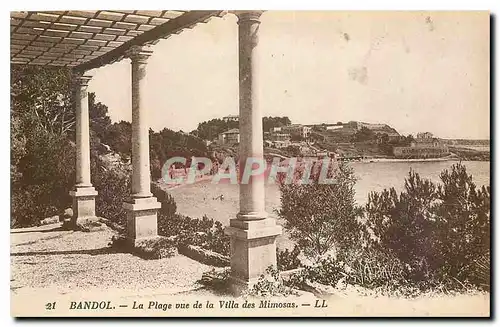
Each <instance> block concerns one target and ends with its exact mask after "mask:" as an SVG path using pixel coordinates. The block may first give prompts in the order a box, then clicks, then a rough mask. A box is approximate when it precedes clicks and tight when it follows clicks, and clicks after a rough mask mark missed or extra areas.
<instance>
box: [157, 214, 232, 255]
mask: <svg viewBox="0 0 500 327" xmlns="http://www.w3.org/2000/svg"><path fill="white" fill-rule="evenodd" d="M158 234H160V235H162V236H167V237H175V239H176V242H177V244H178V245H179V246H182V245H188V244H191V245H197V246H200V247H202V248H205V249H208V250H211V251H214V252H217V253H219V254H222V255H226V256H228V255H229V254H230V242H229V236H227V235H225V234H224V227H223V225H222V223H220V222H219V221H214V220H213V219H209V218H208V217H207V216H203V218H202V219H196V218H190V217H187V216H182V215H179V214H175V215H173V216H167V215H165V214H163V213H160V214H159V215H158Z"/></svg>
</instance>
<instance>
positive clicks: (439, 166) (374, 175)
mask: <svg viewBox="0 0 500 327" xmlns="http://www.w3.org/2000/svg"><path fill="white" fill-rule="evenodd" d="M462 163H463V164H464V165H465V166H466V168H467V173H468V174H470V175H472V178H473V181H474V182H475V183H476V185H478V186H483V185H485V186H489V185H490V162H489V161H464V162H462ZM453 164H457V161H433V162H431V161H427V162H351V163H349V165H351V167H352V168H353V169H354V174H355V176H356V178H357V182H356V185H355V191H356V195H355V199H356V202H357V203H358V204H360V205H362V204H364V203H366V201H367V199H368V193H369V192H371V191H382V190H383V189H385V188H390V187H394V188H395V189H396V191H398V192H399V191H401V190H403V188H404V180H405V177H407V176H408V173H409V171H410V169H412V170H414V171H416V172H417V173H419V174H420V176H421V177H423V178H428V179H430V180H432V181H433V182H436V183H439V182H440V177H439V176H440V174H441V172H442V171H444V170H445V169H450V168H451V166H452V165H453ZM169 192H170V194H172V196H173V197H174V199H175V201H176V203H177V211H178V212H179V213H180V214H184V215H187V216H190V217H192V218H201V217H202V216H203V215H206V216H208V217H209V218H212V219H215V220H218V221H220V222H222V223H223V224H228V223H229V219H232V218H235V217H236V214H237V213H238V210H239V189H238V185H233V184H212V183H211V182H210V181H209V180H205V181H201V182H198V183H195V184H190V185H183V186H181V187H178V188H174V189H171V190H169ZM220 195H222V197H221V196H220ZM265 201H266V211H267V212H268V213H269V214H271V215H274V214H275V211H276V210H277V209H279V207H280V202H281V201H280V191H279V188H278V186H277V185H275V184H269V185H266V191H265Z"/></svg>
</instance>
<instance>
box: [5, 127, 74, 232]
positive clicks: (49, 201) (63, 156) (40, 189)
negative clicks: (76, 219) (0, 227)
mask: <svg viewBox="0 0 500 327" xmlns="http://www.w3.org/2000/svg"><path fill="white" fill-rule="evenodd" d="M25 137H26V138H25V142H26V143H25V154H24V155H23V156H22V157H21V158H17V159H16V161H17V165H16V168H15V171H16V176H15V180H13V182H14V183H13V184H12V202H11V226H12V227H27V226H35V225H38V224H39V222H40V220H42V219H44V218H46V217H48V216H53V215H56V214H58V213H60V212H62V211H63V210H64V209H66V208H67V207H69V206H71V196H70V195H69V190H71V188H72V187H73V185H74V183H75V170H74V169H75V165H74V162H75V149H74V147H73V146H72V145H71V144H70V142H69V141H68V140H67V139H66V138H65V137H64V136H61V135H56V134H52V133H49V132H46V131H45V130H43V129H37V128H35V129H34V130H32V131H31V133H30V134H29V135H25ZM13 177H14V176H13Z"/></svg>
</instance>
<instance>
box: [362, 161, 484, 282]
mask: <svg viewBox="0 0 500 327" xmlns="http://www.w3.org/2000/svg"><path fill="white" fill-rule="evenodd" d="M440 177H441V182H442V183H440V184H438V185H436V184H434V183H433V182H432V181H430V180H427V179H422V178H420V176H419V175H418V174H417V173H415V172H413V171H410V173H409V175H408V178H407V179H405V188H404V190H403V191H402V192H401V193H400V194H399V195H398V194H397V193H396V191H395V190H394V188H391V189H389V190H387V189H386V190H384V191H382V192H372V193H370V195H369V197H368V202H367V204H366V206H365V218H366V221H367V224H368V226H369V227H370V229H371V230H372V231H373V234H374V236H375V238H376V241H375V243H374V246H375V247H378V248H381V249H382V250H386V251H388V250H390V251H394V253H395V254H396V255H397V256H398V258H399V259H400V260H401V261H403V262H404V263H405V264H407V265H409V266H410V267H411V271H412V278H413V279H414V280H416V281H430V280H436V279H437V280H438V281H446V280H448V281H449V280H450V277H452V278H455V279H457V280H461V281H462V282H465V281H471V282H477V281H475V280H474V276H475V275H476V273H477V267H476V266H475V264H474V263H475V261H476V260H477V259H479V258H480V257H483V256H487V255H488V253H489V246H490V238H489V235H490V190H489V187H482V188H480V189H478V188H476V186H475V184H474V183H473V182H472V176H470V175H468V174H467V172H466V168H465V166H464V165H463V164H461V163H459V164H456V165H453V166H452V167H451V170H450V171H448V170H445V171H443V172H442V173H441V176H440ZM486 282H487V283H489V281H486ZM481 283H485V281H484V280H482V281H481Z"/></svg>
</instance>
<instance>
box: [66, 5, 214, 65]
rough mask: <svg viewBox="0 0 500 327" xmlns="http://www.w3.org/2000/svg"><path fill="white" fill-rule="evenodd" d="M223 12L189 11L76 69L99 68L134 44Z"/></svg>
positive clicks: (159, 36)
mask: <svg viewBox="0 0 500 327" xmlns="http://www.w3.org/2000/svg"><path fill="white" fill-rule="evenodd" d="M221 12H222V11H189V12H187V13H185V14H183V15H181V16H179V17H177V18H174V19H171V20H169V21H168V22H166V23H164V24H162V25H159V26H156V27H155V28H153V29H151V30H149V31H146V32H144V33H142V34H140V35H138V36H136V37H135V38H133V39H131V40H129V41H127V42H125V43H124V44H122V45H120V46H118V47H117V48H115V49H113V50H111V51H109V52H107V53H105V54H103V55H101V56H99V57H97V58H95V59H92V60H90V61H88V62H85V63H83V64H80V65H78V66H76V67H75V68H74V69H75V71H80V72H84V71H87V70H90V69H93V68H98V67H101V66H104V65H107V64H110V63H113V62H115V61H117V60H119V59H120V58H122V57H123V56H124V55H125V52H126V51H127V50H129V49H130V48H131V47H132V46H141V45H145V44H147V43H149V42H154V41H156V40H158V39H160V38H164V37H165V36H168V35H170V34H174V33H176V32H180V31H182V30H183V29H184V28H186V27H188V26H192V25H194V24H196V23H200V22H204V21H206V20H207V19H209V18H210V17H213V16H218V15H219V14H220V13H221Z"/></svg>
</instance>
